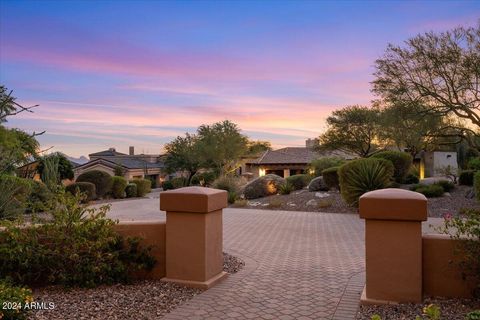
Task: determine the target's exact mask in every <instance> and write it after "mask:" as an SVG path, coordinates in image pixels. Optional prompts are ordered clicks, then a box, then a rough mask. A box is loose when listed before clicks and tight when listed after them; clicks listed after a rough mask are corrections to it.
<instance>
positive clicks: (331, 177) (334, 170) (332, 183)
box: [322, 167, 340, 190]
mask: <svg viewBox="0 0 480 320" xmlns="http://www.w3.org/2000/svg"><path fill="white" fill-rule="evenodd" d="M339 168H340V167H331V168H328V169H325V170H323V171H322V176H323V181H324V182H325V184H326V185H327V187H328V188H329V189H337V190H339V189H340V182H339V180H338V169H339Z"/></svg>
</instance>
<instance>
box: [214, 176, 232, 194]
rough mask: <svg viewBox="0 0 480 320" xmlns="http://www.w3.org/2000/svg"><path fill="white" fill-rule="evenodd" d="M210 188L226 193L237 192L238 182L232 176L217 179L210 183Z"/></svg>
mask: <svg viewBox="0 0 480 320" xmlns="http://www.w3.org/2000/svg"><path fill="white" fill-rule="evenodd" d="M212 188H215V189H220V190H225V191H227V192H229V193H230V192H235V193H236V192H238V181H237V179H235V177H232V176H223V177H219V178H217V179H216V180H215V181H213V183H212Z"/></svg>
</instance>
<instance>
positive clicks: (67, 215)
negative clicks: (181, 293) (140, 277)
mask: <svg viewBox="0 0 480 320" xmlns="http://www.w3.org/2000/svg"><path fill="white" fill-rule="evenodd" d="M79 199H80V198H79V196H75V197H74V196H72V195H70V194H69V193H64V194H60V195H58V199H57V201H58V203H59V204H60V205H57V206H55V208H54V209H52V211H50V212H49V213H50V215H51V217H52V219H50V220H45V221H42V223H38V224H36V225H31V226H29V227H25V225H23V224H22V223H21V222H19V221H16V222H12V223H9V224H5V229H4V230H3V232H2V233H1V234H0V256H1V257H2V259H0V274H1V275H2V276H3V277H7V278H10V279H12V281H14V282H15V283H19V284H24V285H34V286H38V285H49V284H61V285H66V286H87V287H93V286H96V285H99V284H104V283H105V284H111V283H116V282H127V281H128V280H129V279H130V276H131V273H132V272H133V271H136V270H149V269H151V268H152V267H153V265H154V263H155V261H154V259H153V257H152V256H151V255H150V252H149V251H150V249H149V248H142V247H140V246H139V239H138V238H126V239H124V238H123V237H121V236H120V235H119V234H118V233H117V232H116V230H115V224H116V222H115V221H113V220H110V219H108V218H106V213H107V211H108V209H109V206H108V205H107V206H102V207H101V208H91V207H87V205H82V204H80V202H79Z"/></svg>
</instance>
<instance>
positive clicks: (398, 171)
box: [372, 151, 413, 183]
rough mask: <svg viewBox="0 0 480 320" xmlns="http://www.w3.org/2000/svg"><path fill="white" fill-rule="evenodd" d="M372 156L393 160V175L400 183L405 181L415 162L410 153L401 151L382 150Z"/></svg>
mask: <svg viewBox="0 0 480 320" xmlns="http://www.w3.org/2000/svg"><path fill="white" fill-rule="evenodd" d="M372 158H376V159H385V160H388V161H390V162H392V164H393V167H394V169H395V170H394V172H393V177H394V178H395V181H396V182H398V183H403V182H404V180H405V178H406V176H407V174H408V172H409V170H410V168H411V166H412V163H413V158H412V156H411V155H410V154H408V153H406V152H401V151H382V152H379V153H375V154H374V155H372Z"/></svg>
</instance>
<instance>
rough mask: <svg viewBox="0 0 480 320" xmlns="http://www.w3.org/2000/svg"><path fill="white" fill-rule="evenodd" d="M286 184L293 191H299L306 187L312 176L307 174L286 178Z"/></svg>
mask: <svg viewBox="0 0 480 320" xmlns="http://www.w3.org/2000/svg"><path fill="white" fill-rule="evenodd" d="M286 180H287V183H289V184H291V185H292V186H293V188H294V190H301V189H303V188H305V187H306V186H308V184H309V183H310V181H311V180H312V176H310V175H308V174H296V175H293V176H290V177H287V178H286Z"/></svg>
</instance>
